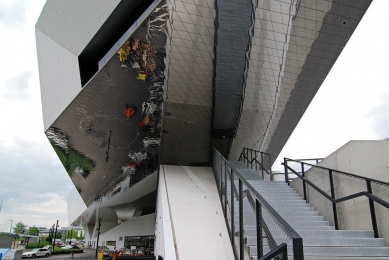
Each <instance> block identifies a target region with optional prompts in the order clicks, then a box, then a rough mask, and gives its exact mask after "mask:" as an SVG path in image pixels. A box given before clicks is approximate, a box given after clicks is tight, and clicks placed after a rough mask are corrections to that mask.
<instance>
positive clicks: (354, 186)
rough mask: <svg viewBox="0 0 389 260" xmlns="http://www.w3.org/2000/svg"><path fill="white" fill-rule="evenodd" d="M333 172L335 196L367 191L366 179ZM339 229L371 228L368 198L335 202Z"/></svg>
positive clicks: (341, 196) (340, 196)
mask: <svg viewBox="0 0 389 260" xmlns="http://www.w3.org/2000/svg"><path fill="white" fill-rule="evenodd" d="M333 173H334V186H335V198H336V199H338V198H343V197H346V196H349V195H353V194H356V193H358V192H364V191H367V186H366V181H365V180H364V179H359V178H355V177H351V176H347V175H344V174H341V173H337V172H335V171H334V172H333ZM336 208H337V211H338V212H337V213H338V223H339V229H342V230H372V229H373V227H372V222H371V217H370V206H369V199H368V198H367V197H365V196H362V197H358V198H355V199H351V200H347V201H344V202H340V203H337V205H336Z"/></svg>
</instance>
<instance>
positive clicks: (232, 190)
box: [230, 169, 235, 249]
mask: <svg viewBox="0 0 389 260" xmlns="http://www.w3.org/2000/svg"><path fill="white" fill-rule="evenodd" d="M230 180H231V243H232V248H234V249H235V220H234V216H235V209H234V186H233V185H234V172H233V171H232V169H231V178H230Z"/></svg>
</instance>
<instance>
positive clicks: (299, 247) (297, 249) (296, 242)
mask: <svg viewBox="0 0 389 260" xmlns="http://www.w3.org/2000/svg"><path fill="white" fill-rule="evenodd" d="M214 153H216V154H217V155H218V156H219V157H220V158H221V160H222V161H224V164H225V165H228V166H229V168H230V170H231V174H232V173H234V174H235V175H236V176H237V177H238V179H239V200H240V203H239V206H240V207H243V205H242V201H243V195H242V193H243V191H242V184H244V185H245V186H246V187H247V189H248V190H249V191H250V192H251V194H253V196H254V197H255V199H256V205H258V206H260V207H262V206H264V207H265V208H266V209H267V211H268V212H269V214H271V215H272V216H273V218H274V219H275V221H276V222H277V223H278V225H279V226H280V227H281V228H282V230H283V231H284V232H285V233H286V234H287V235H288V236H289V237H290V238H291V239H292V245H293V255H294V259H304V254H303V239H302V238H301V236H300V235H299V234H298V233H297V232H296V231H295V230H294V229H293V228H292V227H291V226H290V225H289V224H288V223H287V222H286V221H285V220H284V219H283V218H282V217H281V216H280V215H279V214H278V212H277V211H276V210H275V209H274V208H273V207H272V206H271V205H270V204H269V203H268V202H267V201H266V200H265V199H264V198H263V197H262V196H261V195H260V194H259V193H258V192H257V191H256V190H255V189H254V188H253V187H252V186H251V184H250V183H249V182H248V181H247V180H246V179H245V178H244V177H243V176H242V175H241V174H240V173H239V172H238V171H237V170H236V169H235V167H233V166H231V165H230V163H229V162H228V161H227V160H226V159H225V158H224V157H223V156H222V155H221V154H220V153H219V151H217V150H216V149H215V148H214ZM214 158H215V156H214ZM214 167H215V166H214ZM224 169H225V171H226V168H224ZM214 172H215V173H216V171H215V170H214ZM221 174H222V173H221ZM224 174H225V176H226V175H227V174H226V172H225V173H224ZM219 179H220V180H221V179H222V176H220V178H219ZM225 179H226V178H225ZM230 180H231V186H233V185H234V183H233V178H231V179H230ZM220 182H221V181H220ZM225 186H226V187H227V184H226V183H225ZM218 189H219V192H221V191H222V188H221V183H220V188H219V185H218ZM224 190H225V194H224V195H225V198H227V189H226V188H225V189H224ZM220 199H221V202H222V206H223V207H226V205H223V201H222V198H221V196H220ZM224 203H225V204H226V200H225V201H224ZM231 207H232V209H231V212H232V214H233V207H234V205H233V203H232V205H231ZM241 210H243V208H242V209H240V211H241ZM256 211H257V214H256V215H257V218H258V208H257V207H256ZM224 214H225V216H224V217H225V220H226V223H227V228H228V230H229V233H230V236H231V237H230V239H231V242H232V243H233V245H234V242H233V241H234V237H233V233H234V232H233V230H232V231H231V230H230V227H229V225H228V220H227V214H226V210H225V209H224ZM258 222H259V219H257V224H258ZM232 223H233V222H232ZM239 223H240V226H241V227H243V216H242V215H241V214H240V215H239ZM257 227H258V226H257ZM257 229H258V228H257ZM240 232H243V230H242V228H241V229H240ZM240 238H241V241H240V247H241V250H240V252H241V259H243V233H241V235H240ZM257 240H258V239H257ZM257 243H259V241H257ZM261 243H262V241H261ZM233 250H234V254H235V256H237V255H236V249H235V247H233ZM257 250H259V244H258V245H257ZM258 256H259V254H258Z"/></svg>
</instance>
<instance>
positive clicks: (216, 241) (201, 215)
mask: <svg viewBox="0 0 389 260" xmlns="http://www.w3.org/2000/svg"><path fill="white" fill-rule="evenodd" d="M160 174H164V176H165V184H166V197H167V204H168V205H165V206H164V207H162V210H164V211H166V210H169V213H170V215H171V218H170V222H171V223H170V224H171V226H172V230H173V240H174V243H175V248H176V252H175V253H176V256H177V258H178V259H185V260H191V259H193V260H197V259H225V260H233V259H234V254H233V251H232V246H231V242H230V239H229V236H228V231H227V226H226V223H225V220H224V216H223V211H222V207H221V203H220V199H219V193H218V191H217V187H216V182H215V178H214V176H213V172H212V169H211V168H209V167H186V166H173V165H163V166H161V171H160ZM158 208H159V209H160V208H161V207H158ZM162 214H163V213H162ZM158 216H159V215H158ZM164 224H167V225H168V224H169V223H168V221H166V222H165V223H164ZM157 230H158V228H157ZM157 239H158V238H157ZM165 242H166V241H165ZM167 246H169V247H170V245H167V244H165V248H166V247H167ZM166 259H169V258H166Z"/></svg>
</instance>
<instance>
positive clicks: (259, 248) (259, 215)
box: [255, 199, 263, 259]
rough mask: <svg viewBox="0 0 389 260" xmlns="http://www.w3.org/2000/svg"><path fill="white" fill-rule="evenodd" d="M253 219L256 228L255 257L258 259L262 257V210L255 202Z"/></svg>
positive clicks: (259, 204)
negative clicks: (254, 219)
mask: <svg viewBox="0 0 389 260" xmlns="http://www.w3.org/2000/svg"><path fill="white" fill-rule="evenodd" d="M255 213H256V214H255V217H256V220H257V221H256V222H257V223H256V224H257V225H256V226H257V257H258V259H259V258H260V257H262V256H263V241H262V208H261V203H259V201H258V200H257V199H256V200H255Z"/></svg>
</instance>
